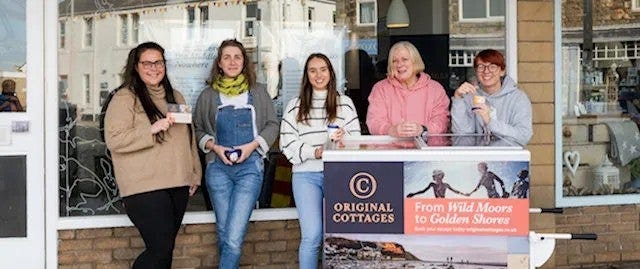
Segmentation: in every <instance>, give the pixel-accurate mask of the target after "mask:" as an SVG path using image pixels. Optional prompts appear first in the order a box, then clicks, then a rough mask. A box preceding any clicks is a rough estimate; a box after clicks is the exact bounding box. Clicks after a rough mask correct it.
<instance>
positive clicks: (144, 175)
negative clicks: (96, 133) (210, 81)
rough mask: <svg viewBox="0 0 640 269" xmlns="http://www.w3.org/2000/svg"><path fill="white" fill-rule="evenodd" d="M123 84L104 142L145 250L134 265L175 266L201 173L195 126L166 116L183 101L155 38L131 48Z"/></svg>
mask: <svg viewBox="0 0 640 269" xmlns="http://www.w3.org/2000/svg"><path fill="white" fill-rule="evenodd" d="M124 76H125V78H124V80H125V81H124V83H123V85H122V86H121V87H120V88H119V90H118V91H117V92H116V93H115V95H114V96H113V98H112V99H111V101H110V103H109V104H108V108H107V112H106V115H105V142H106V144H107V147H108V148H109V150H110V151H111V154H112V156H111V157H112V160H113V166H114V170H115V176H116V183H117V184H118V188H119V190H120V196H122V201H123V203H124V205H125V208H126V211H127V215H128V216H129V218H130V219H131V222H133V224H134V225H135V226H136V228H138V231H140V235H141V236H142V239H143V240H144V243H145V246H146V249H145V251H144V252H142V253H141V254H140V255H139V256H138V258H137V259H136V260H135V262H134V263H133V268H134V269H138V268H167V269H169V268H171V262H172V255H173V248H174V245H175V238H176V235H177V233H178V229H179V228H180V224H181V222H182V218H183V216H184V213H185V210H186V208H187V202H188V200H189V196H190V195H193V193H194V192H195V191H196V189H197V188H198V185H199V184H200V176H201V174H202V171H201V168H200V162H199V159H198V154H197V150H196V143H195V140H194V136H193V132H192V128H191V126H190V125H186V124H174V123H173V122H172V121H171V120H170V119H168V118H167V117H166V113H167V104H171V103H173V104H184V103H185V100H184V97H183V96H182V95H181V94H180V93H179V92H178V91H176V90H174V89H173V88H172V87H171V83H169V79H168V78H167V76H166V74H165V59H164V49H163V48H162V47H161V46H160V45H158V44H156V43H153V42H147V43H142V44H140V45H138V46H137V47H136V48H134V49H132V50H131V52H129V57H128V59H127V65H126V66H125V70H124Z"/></svg>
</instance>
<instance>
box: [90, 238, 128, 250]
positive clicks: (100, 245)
mask: <svg viewBox="0 0 640 269" xmlns="http://www.w3.org/2000/svg"><path fill="white" fill-rule="evenodd" d="M126 247H129V238H97V239H95V241H94V248H95V249H117V248H126Z"/></svg>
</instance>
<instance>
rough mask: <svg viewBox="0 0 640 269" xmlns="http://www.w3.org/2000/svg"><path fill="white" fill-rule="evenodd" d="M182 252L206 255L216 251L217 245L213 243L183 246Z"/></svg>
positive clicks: (189, 254)
mask: <svg viewBox="0 0 640 269" xmlns="http://www.w3.org/2000/svg"><path fill="white" fill-rule="evenodd" d="M182 250H183V253H184V255H185V256H198V257H200V256H207V255H211V254H213V253H216V252H217V251H218V247H217V246H214V245H198V246H188V247H183V249H182Z"/></svg>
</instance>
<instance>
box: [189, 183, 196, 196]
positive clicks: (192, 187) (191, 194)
mask: <svg viewBox="0 0 640 269" xmlns="http://www.w3.org/2000/svg"><path fill="white" fill-rule="evenodd" d="M197 190H198V185H191V186H189V196H193V195H194V194H195V193H196V191H197Z"/></svg>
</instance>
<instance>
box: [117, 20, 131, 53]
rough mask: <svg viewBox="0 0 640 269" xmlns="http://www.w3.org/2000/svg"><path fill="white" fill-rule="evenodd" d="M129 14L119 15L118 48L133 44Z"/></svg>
mask: <svg viewBox="0 0 640 269" xmlns="http://www.w3.org/2000/svg"><path fill="white" fill-rule="evenodd" d="M129 17H130V16H129V14H126V13H122V14H118V28H117V31H118V46H127V45H129V43H130V42H131V38H130V37H131V34H130V32H131V31H130V29H129V27H130V23H129Z"/></svg>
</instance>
